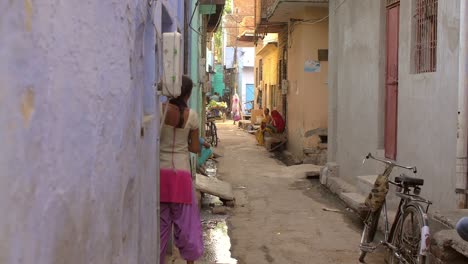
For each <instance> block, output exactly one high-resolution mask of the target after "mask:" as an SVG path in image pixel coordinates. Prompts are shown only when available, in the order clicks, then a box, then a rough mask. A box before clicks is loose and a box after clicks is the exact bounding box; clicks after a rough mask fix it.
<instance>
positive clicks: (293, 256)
mask: <svg viewBox="0 0 468 264" xmlns="http://www.w3.org/2000/svg"><path fill="white" fill-rule="evenodd" d="M218 131H219V137H220V139H221V142H220V145H219V146H218V148H217V153H219V154H221V155H222V156H223V157H221V158H219V165H218V172H219V173H218V177H219V178H220V179H222V180H225V181H227V182H230V183H231V184H232V187H233V189H234V195H235V198H236V205H235V207H234V208H233V209H232V210H231V212H230V216H229V218H228V229H229V236H230V237H231V254H232V257H233V258H234V259H237V260H238V262H237V263H240V264H241V263H256V264H260V263H290V264H292V263H301V264H304V263H311V264H314V263H315V264H325V263H357V258H358V252H359V250H358V249H359V239H360V235H361V230H362V229H361V228H362V226H361V225H362V224H361V221H360V220H359V218H358V217H357V216H356V215H355V214H354V213H352V212H349V211H347V210H346V207H345V206H344V205H343V204H342V203H341V202H340V201H339V200H338V198H336V197H335V196H334V195H332V194H331V193H330V192H329V191H328V190H327V189H325V188H324V187H322V186H321V185H320V183H319V181H318V179H313V180H309V179H306V177H305V172H306V171H307V170H308V169H309V168H310V166H313V165H306V164H304V165H295V166H289V167H287V166H285V165H284V164H283V163H282V162H281V161H279V160H278V159H275V158H274V154H273V153H270V152H268V151H266V150H265V148H263V147H259V146H257V145H256V141H255V138H254V136H252V135H250V134H248V133H247V132H245V131H243V130H242V129H239V128H237V126H234V125H232V123H231V122H229V121H228V122H226V123H222V124H220V123H218ZM324 208H326V209H332V210H333V211H324V210H323V209H324ZM334 210H338V211H339V212H336V211H334ZM205 243H207V244H210V241H206V242H205ZM206 251H207V252H208V254H212V253H210V251H211V250H210V247H209V246H208V247H207V249H206ZM383 259H384V258H383V253H382V252H376V253H374V254H370V255H369V257H368V259H367V261H368V262H367V263H384V262H383ZM181 263H182V262H181ZM206 263H213V262H206ZM215 263H226V262H215ZM228 263H231V262H228ZM234 263H235V262H234Z"/></svg>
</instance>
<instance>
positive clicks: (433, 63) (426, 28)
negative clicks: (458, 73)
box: [412, 0, 438, 73]
mask: <svg viewBox="0 0 468 264" xmlns="http://www.w3.org/2000/svg"><path fill="white" fill-rule="evenodd" d="M413 3H414V7H413V10H414V12H413V52H412V53H413V60H412V61H413V63H412V64H413V73H424V72H435V71H436V69H437V4H438V0H415V1H414V2H413Z"/></svg>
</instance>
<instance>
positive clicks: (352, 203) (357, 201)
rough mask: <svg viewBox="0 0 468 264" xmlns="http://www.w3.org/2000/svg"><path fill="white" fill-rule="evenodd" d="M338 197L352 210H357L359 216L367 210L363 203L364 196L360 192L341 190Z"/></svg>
mask: <svg viewBox="0 0 468 264" xmlns="http://www.w3.org/2000/svg"><path fill="white" fill-rule="evenodd" d="M338 197H340V199H341V200H343V202H345V203H346V205H347V206H348V207H349V208H351V209H353V211H355V212H357V213H358V214H359V215H361V216H364V215H365V213H366V212H367V211H368V209H367V207H366V205H365V204H364V201H365V200H366V197H365V196H363V195H361V194H360V193H353V192H342V193H340V194H339V195H338Z"/></svg>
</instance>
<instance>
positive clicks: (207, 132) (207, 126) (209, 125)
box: [205, 122, 213, 145]
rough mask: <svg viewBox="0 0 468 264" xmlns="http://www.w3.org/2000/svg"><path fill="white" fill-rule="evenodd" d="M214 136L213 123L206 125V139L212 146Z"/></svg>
mask: <svg viewBox="0 0 468 264" xmlns="http://www.w3.org/2000/svg"><path fill="white" fill-rule="evenodd" d="M212 134H213V132H212V130H211V122H208V123H206V124H205V139H206V143H208V144H210V145H211V142H212V138H211V135H212Z"/></svg>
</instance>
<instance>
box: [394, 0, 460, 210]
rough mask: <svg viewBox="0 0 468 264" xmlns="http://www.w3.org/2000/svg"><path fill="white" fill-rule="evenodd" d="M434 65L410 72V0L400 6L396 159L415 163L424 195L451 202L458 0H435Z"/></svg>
mask: <svg viewBox="0 0 468 264" xmlns="http://www.w3.org/2000/svg"><path fill="white" fill-rule="evenodd" d="M438 12H439V13H438V21H439V23H438V32H437V34H438V42H437V71H436V72H435V73H428V74H411V73H410V60H409V59H408V58H410V54H411V53H410V51H411V46H410V45H411V43H410V41H409V40H411V30H410V29H411V2H410V1H403V2H402V3H401V9H400V40H401V41H400V51H399V60H400V69H399V77H400V80H399V83H400V87H399V96H398V100H399V102H398V111H399V115H398V144H397V161H401V162H408V163H411V164H416V165H417V166H418V168H419V171H420V173H419V176H420V177H422V178H424V179H425V186H424V189H423V190H424V195H426V196H428V197H429V198H430V199H432V200H433V201H435V202H436V203H437V204H436V207H439V208H455V206H456V205H457V203H456V202H455V201H456V200H455V185H456V176H455V164H456V135H457V111H458V67H459V64H458V60H459V57H458V54H459V46H460V42H459V37H460V36H459V32H460V21H459V19H460V1H451V0H439V9H438Z"/></svg>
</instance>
